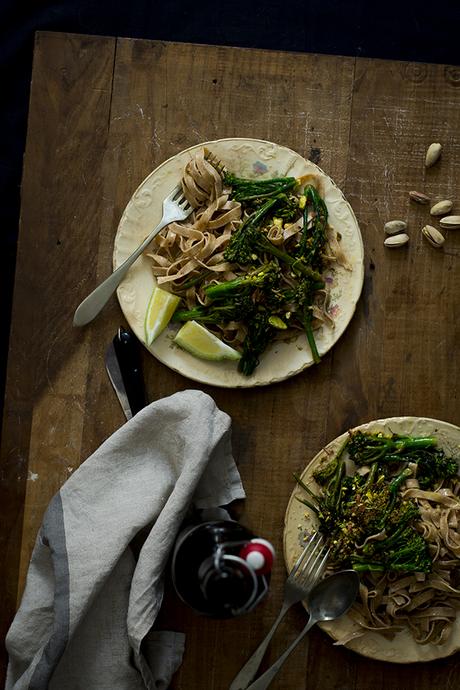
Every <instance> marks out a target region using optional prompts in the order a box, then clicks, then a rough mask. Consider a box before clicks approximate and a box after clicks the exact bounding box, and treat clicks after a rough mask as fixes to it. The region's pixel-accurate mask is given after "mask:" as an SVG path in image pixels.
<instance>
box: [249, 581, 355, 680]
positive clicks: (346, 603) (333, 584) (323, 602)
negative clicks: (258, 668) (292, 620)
mask: <svg viewBox="0 0 460 690" xmlns="http://www.w3.org/2000/svg"><path fill="white" fill-rule="evenodd" d="M358 591H359V576H358V574H357V573H356V572H355V571H354V570H342V571H341V572H339V573H335V574H334V575H331V576H330V577H327V578H326V579H325V580H321V582H319V583H318V584H317V585H316V587H314V588H313V589H312V590H311V592H310V595H309V597H308V607H307V608H308V612H309V613H310V618H309V621H308V623H307V625H306V626H305V627H304V629H303V630H302V632H301V633H300V635H299V636H298V637H296V639H295V640H294V642H293V643H292V644H291V645H290V646H289V647H288V648H287V649H286V651H285V652H284V654H282V655H281V656H280V657H279V659H277V660H276V661H275V663H274V664H273V665H272V666H270V668H269V669H268V670H267V671H265V673H263V674H262V675H261V676H260V678H258V679H257V680H255V681H254V683H251V685H249V687H248V688H247V690H264V689H265V688H268V686H269V685H270V683H271V682H272V680H273V678H274V677H275V676H276V674H277V673H278V671H279V670H280V668H281V666H282V665H283V664H284V662H285V661H286V659H287V658H288V656H289V654H290V653H291V652H292V650H293V649H294V648H295V647H296V646H297V645H298V644H299V642H300V640H301V639H302V638H303V637H304V636H305V635H306V634H307V632H308V631H309V630H310V628H312V627H313V626H314V625H315V623H319V622H320V621H332V620H334V619H335V618H339V616H342V615H343V614H344V613H346V612H347V611H348V609H349V608H350V606H351V605H352V604H353V602H354V601H355V599H356V596H357V594H358Z"/></svg>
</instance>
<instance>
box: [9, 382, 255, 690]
mask: <svg viewBox="0 0 460 690" xmlns="http://www.w3.org/2000/svg"><path fill="white" fill-rule="evenodd" d="M243 497H244V490H243V487H242V485H241V481H240V477H239V474H238V470H237V469H236V465H235V462H234V460H233V457H232V451H231V439H230V418H229V417H228V415H226V414H225V413H224V412H221V411H220V410H219V409H218V408H217V407H216V405H215V403H214V401H213V400H212V398H210V397H209V396H208V395H205V394H204V393H201V392H199V391H191V390H189V391H184V392H181V393H176V394H175V395H172V396H170V397H169V398H165V399H163V400H160V401H158V402H155V403H152V404H151V405H149V406H148V407H146V408H145V409H144V410H142V411H141V412H139V413H138V414H137V415H136V416H135V417H134V418H133V419H131V420H130V421H129V422H127V423H126V424H125V425H124V426H123V427H122V428H121V429H119V431H117V432H116V433H115V434H113V436H111V437H110V438H109V439H107V441H105V443H103V445H102V446H101V447H100V448H99V449H98V450H97V451H96V452H95V453H94V454H93V455H92V456H91V457H90V458H89V459H88V460H86V462H84V463H83V464H82V465H81V467H80V468H79V469H78V470H77V471H76V472H75V473H74V474H73V475H72V477H70V479H69V480H68V481H67V482H66V483H65V484H64V486H63V487H62V489H61V490H60V491H59V493H58V494H56V496H54V498H53V499H52V501H51V503H50V505H49V506H48V509H47V511H46V513H45V517H44V520H43V524H42V526H41V529H40V532H39V534H38V536H37V541H36V544H35V548H34V551H33V554H32V558H31V562H30V566H29V571H28V575H27V582H26V587H25V591H24V595H23V598H22V602H21V606H20V608H19V610H18V612H17V614H16V617H15V619H14V621H13V623H12V625H11V628H10V630H9V632H8V636H7V642H6V644H7V649H8V653H9V659H10V662H9V666H8V675H7V682H6V690H12V689H14V690H23V689H25V688H27V689H29V690H42V689H45V688H51V690H79V689H80V688H81V689H82V690H83V689H84V690H106V689H107V690H109V689H110V690H138V689H139V690H141V689H142V688H148V689H149V690H150V689H155V690H162V689H164V688H167V687H168V685H169V683H170V681H171V677H172V675H173V673H174V672H175V671H176V670H177V668H178V666H179V665H180V663H181V660H182V653H183V648H184V636H183V634H181V633H172V632H162V631H161V632H160V631H155V632H152V631H151V628H152V626H153V624H154V622H155V619H156V617H157V614H158V611H159V609H160V606H161V601H162V596H163V573H164V569H165V565H166V563H167V559H168V556H169V553H170V551H171V548H172V546H173V543H174V540H175V537H176V535H177V531H178V529H179V527H180V525H181V522H182V520H183V518H184V516H185V514H186V512H187V509H188V508H189V506H190V504H191V503H192V502H193V503H194V504H195V506H196V507H197V508H211V507H214V506H219V505H225V504H227V503H229V502H231V501H232V500H234V499H236V498H243ZM143 528H147V537H146V539H145V541H144V542H143V545H142V548H141V551H140V554H139V557H138V559H137V562H136V560H135V558H134V555H133V553H132V551H131V548H130V546H129V545H130V542H131V541H132V539H133V538H134V537H135V536H136V535H137V534H138V533H139V531H140V530H142V529H143ZM141 643H142V651H141Z"/></svg>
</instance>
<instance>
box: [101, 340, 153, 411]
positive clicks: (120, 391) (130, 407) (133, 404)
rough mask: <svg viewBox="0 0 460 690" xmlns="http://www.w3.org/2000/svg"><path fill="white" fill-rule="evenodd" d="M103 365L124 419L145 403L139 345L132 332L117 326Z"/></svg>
mask: <svg viewBox="0 0 460 690" xmlns="http://www.w3.org/2000/svg"><path fill="white" fill-rule="evenodd" d="M105 367H106V369H107V373H108V375H109V379H110V381H111V383H112V386H113V387H114V389H115V393H116V394H117V397H118V400H119V401H120V405H121V407H122V409H123V412H124V414H125V417H126V419H131V417H133V416H134V415H135V414H136V413H137V412H139V410H142V408H143V407H145V405H146V397H145V387H144V377H143V374H142V362H141V353H140V345H139V341H138V340H137V338H136V336H135V335H134V333H132V332H131V331H127V330H125V329H124V328H121V327H120V328H119V329H118V332H117V334H116V336H115V337H114V339H113V340H112V342H111V343H110V345H109V347H108V348H107V352H106V354H105Z"/></svg>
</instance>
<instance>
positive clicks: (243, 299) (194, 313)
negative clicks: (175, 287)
mask: <svg viewBox="0 0 460 690" xmlns="http://www.w3.org/2000/svg"><path fill="white" fill-rule="evenodd" d="M254 308H255V307H254V303H253V302H252V299H251V296H250V294H245V295H229V301H227V302H225V303H224V304H223V303H217V304H214V303H213V304H210V305H208V306H204V305H199V306H196V307H194V308H193V309H178V310H176V311H175V312H174V314H173V316H172V319H171V320H172V321H199V322H200V323H216V324H217V323H225V322H226V321H244V320H245V319H246V318H248V317H249V316H250V315H251V314H252V313H253V312H254Z"/></svg>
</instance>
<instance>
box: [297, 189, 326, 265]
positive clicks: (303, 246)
mask: <svg viewBox="0 0 460 690" xmlns="http://www.w3.org/2000/svg"><path fill="white" fill-rule="evenodd" d="M304 195H305V197H306V204H305V207H304V210H303V229H302V238H301V240H300V243H299V251H298V255H299V256H300V257H302V259H303V260H304V261H305V263H306V264H308V265H309V266H311V267H312V268H314V269H316V270H317V271H322V269H323V258H322V254H323V251H324V246H325V244H326V242H327V218H328V213H327V207H326V204H325V203H324V201H323V199H321V197H320V195H319V194H318V192H317V191H316V189H315V188H314V187H312V186H311V185H309V186H308V187H305V190H304ZM312 212H313V216H312V218H311V219H309V215H310V213H312Z"/></svg>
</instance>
